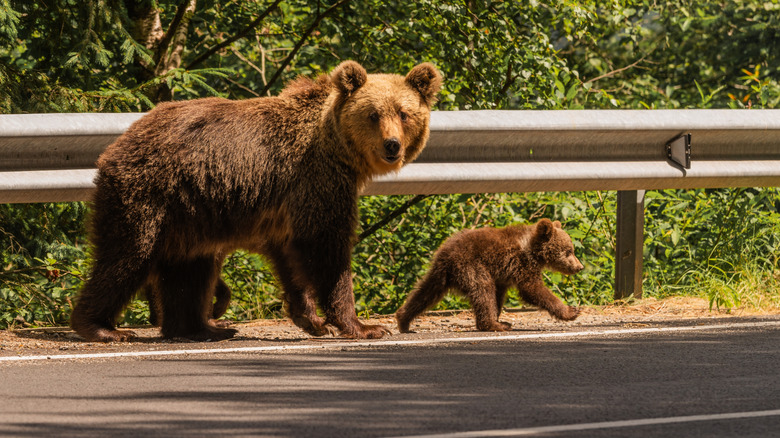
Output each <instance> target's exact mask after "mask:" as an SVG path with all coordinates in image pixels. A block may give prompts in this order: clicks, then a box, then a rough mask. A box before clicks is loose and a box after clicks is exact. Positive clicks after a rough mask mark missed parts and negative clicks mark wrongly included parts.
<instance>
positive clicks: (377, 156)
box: [330, 61, 442, 175]
mask: <svg viewBox="0 0 780 438" xmlns="http://www.w3.org/2000/svg"><path fill="white" fill-rule="evenodd" d="M330 76H331V81H332V83H333V85H334V86H335V92H336V93H338V96H337V97H336V105H335V109H334V110H335V111H336V117H337V123H338V124H339V127H338V129H339V130H340V132H341V133H342V134H343V136H344V138H345V139H346V140H347V142H348V143H349V144H350V145H351V146H352V147H354V148H356V149H357V151H356V152H357V153H358V154H359V155H360V156H361V157H362V158H363V159H364V160H365V163H366V164H367V165H368V172H369V173H370V174H371V175H381V174H384V173H388V172H392V171H396V170H398V169H400V168H401V166H403V165H404V164H406V163H409V162H411V161H412V160H414V159H415V158H416V157H417V155H419V153H420V151H421V150H422V148H423V147H424V146H425V143H426V142H427V141H428V134H429V128H428V124H429V121H430V115H431V106H432V105H433V104H434V103H435V102H436V95H437V94H438V92H439V90H440V89H441V82H442V79H441V75H440V74H439V72H438V70H436V68H435V67H434V66H433V65H432V64H429V63H424V64H420V65H418V66H416V67H414V68H413V69H412V70H411V71H410V72H409V73H408V74H407V75H406V76H401V75H395V74H367V73H366V70H365V69H364V68H363V67H362V66H361V65H360V64H358V63H356V62H354V61H345V62H343V63H341V64H339V66H338V67H336V68H335V69H334V70H333V72H332V73H331V75H330Z"/></svg>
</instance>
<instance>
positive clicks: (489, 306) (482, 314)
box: [460, 272, 507, 332]
mask: <svg viewBox="0 0 780 438" xmlns="http://www.w3.org/2000/svg"><path fill="white" fill-rule="evenodd" d="M460 286H461V287H460V290H461V292H463V294H464V295H466V297H467V298H468V299H469V301H470V302H471V308H472V310H473V311H474V318H475V319H476V320H477V330H480V331H485V332H502V331H505V330H506V329H507V327H506V325H505V324H502V323H500V322H498V315H499V312H498V311H499V308H500V307H499V306H500V304H498V302H497V297H498V291H497V290H496V283H495V282H494V281H493V278H492V277H491V276H490V275H489V274H488V273H487V272H479V273H477V274H476V275H474V276H473V277H470V278H469V279H468V281H464V282H463V284H461V285H460ZM504 293H506V292H504Z"/></svg>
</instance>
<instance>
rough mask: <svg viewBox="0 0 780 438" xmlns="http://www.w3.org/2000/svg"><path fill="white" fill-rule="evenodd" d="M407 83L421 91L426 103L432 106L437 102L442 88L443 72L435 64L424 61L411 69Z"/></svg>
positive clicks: (407, 76)
mask: <svg viewBox="0 0 780 438" xmlns="http://www.w3.org/2000/svg"><path fill="white" fill-rule="evenodd" d="M406 83H407V84H408V85H409V86H410V87H412V88H413V89H414V90H416V91H417V92H418V93H420V96H421V97H422V100H423V102H425V104H426V105H428V106H431V105H433V104H434V103H435V102H436V94H438V93H439V90H441V74H439V71H438V70H436V67H434V66H433V64H431V63H430V62H424V63H422V64H420V65H417V66H415V67H414V68H413V69H412V70H411V71H409V73H408V74H407V75H406Z"/></svg>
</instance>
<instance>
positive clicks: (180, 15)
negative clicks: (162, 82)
mask: <svg viewBox="0 0 780 438" xmlns="http://www.w3.org/2000/svg"><path fill="white" fill-rule="evenodd" d="M189 7H190V2H189V1H187V0H184V1H182V2H181V3H180V4H179V7H178V8H177V9H176V15H174V16H173V20H171V24H170V26H168V30H167V31H166V32H165V34H164V35H163V36H162V38H160V42H159V43H157V51H156V53H155V56H154V57H155V59H154V61H155V64H156V65H157V70H159V69H160V64H161V63H162V62H163V60H164V59H165V55H166V54H167V53H168V49H169V48H170V46H171V41H173V36H174V35H176V32H177V31H178V30H179V26H181V24H182V21H183V20H184V14H185V12H187V8H189ZM188 22H189V21H188Z"/></svg>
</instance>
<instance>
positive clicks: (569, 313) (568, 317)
mask: <svg viewBox="0 0 780 438" xmlns="http://www.w3.org/2000/svg"><path fill="white" fill-rule="evenodd" d="M578 316H580V309H579V308H577V307H573V306H568V307H567V308H566V310H565V311H564V312H563V313H562V314H561V316H560V317H559V318H558V319H560V320H563V321H573V320H575V319H576V318H577V317H578Z"/></svg>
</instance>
